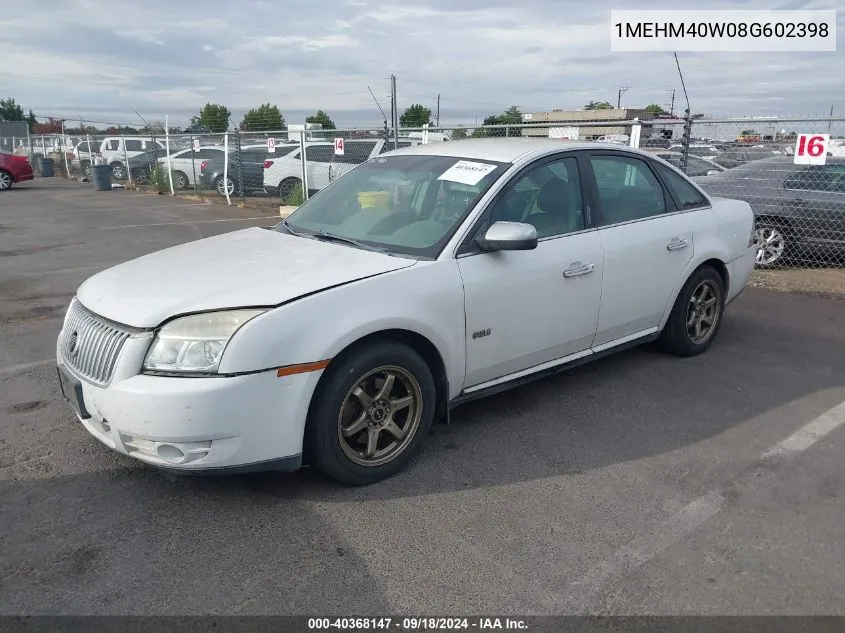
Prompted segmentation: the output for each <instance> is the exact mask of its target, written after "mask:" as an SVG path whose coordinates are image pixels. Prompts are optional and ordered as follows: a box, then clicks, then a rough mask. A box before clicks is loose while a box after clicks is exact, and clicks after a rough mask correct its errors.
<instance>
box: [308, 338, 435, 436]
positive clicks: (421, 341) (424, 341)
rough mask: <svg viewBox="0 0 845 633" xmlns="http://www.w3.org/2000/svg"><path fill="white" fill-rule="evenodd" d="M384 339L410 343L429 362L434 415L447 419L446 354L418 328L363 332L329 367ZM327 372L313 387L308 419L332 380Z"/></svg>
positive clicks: (334, 357)
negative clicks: (415, 329) (433, 388)
mask: <svg viewBox="0 0 845 633" xmlns="http://www.w3.org/2000/svg"><path fill="white" fill-rule="evenodd" d="M384 341H393V342H397V343H402V344H404V345H407V346H408V347H410V348H411V349H413V350H414V351H415V352H417V353H418V354H419V355H420V356H421V357H422V358H423V360H424V361H425V363H426V365H428V368H429V369H430V370H431V375H432V377H433V378H434V387H435V393H436V401H435V403H434V414H435V417H436V418H439V419H441V420H443V421H445V422H447V423H448V417H449V377H448V374H447V372H446V362H445V361H444V359H443V355H442V354H441V353H440V350H439V349H438V348H437V346H436V345H435V344H434V343H433V342H432V341H431V340H429V339H428V338H427V337H425V336H423V335H422V334H420V333H419V332H414V331H413V330H408V329H404V328H388V329H384V330H377V331H375V332H370V333H369V334H365V335H364V336H361V337H359V338H357V339H355V340H354V341H352V342H351V343H349V344H347V345H346V346H345V347H344V348H343V349H341V350H340V351H339V352H338V353H337V354H335V355H334V356H333V357H332V359H331V361H330V362H329V365H328V367H326V370H328V369H329V368H330V367H331V366H332V364H336V363H338V362H339V361H343V360H345V359H346V358H348V357H349V356H351V355H352V354H355V353H356V352H357V351H358V350H360V349H362V348H364V347H366V346H368V345H373V344H375V343H379V342H384ZM327 375H329V372H328V371H324V372H323V373H322V375H321V376H320V379H319V380H318V381H317V385H316V386H315V388H314V394H312V397H311V403H310V404H309V405H308V411H309V416H308V417H309V419H310V417H311V416H310V412H311V407H312V405H313V402H314V395H316V394H318V393H319V391H320V389H321V388H322V386H323V385H324V384H325V383H326V382H327V381H328V380H330V378H327V377H326V376H327ZM306 424H307V422H306Z"/></svg>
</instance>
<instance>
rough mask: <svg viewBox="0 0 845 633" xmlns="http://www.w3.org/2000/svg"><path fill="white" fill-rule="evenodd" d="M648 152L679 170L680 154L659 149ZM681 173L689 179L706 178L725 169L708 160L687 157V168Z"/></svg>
mask: <svg viewBox="0 0 845 633" xmlns="http://www.w3.org/2000/svg"><path fill="white" fill-rule="evenodd" d="M649 152H650V153H652V154H654V155H655V156H659V157H660V158H662V159H663V160H665V161H666V162H667V163H669V164H671V165H674V166H675V167H677V168H678V169H681V158H682V156H683V155H682V154H681V153H680V152H669V151H666V150H660V149H658V150H649ZM682 171H683V172H684V173H685V174H686V175H687V176H689V177H690V178H693V177H695V176H707V175H713V174H717V173H722V172H723V171H725V168H724V167H722V166H721V165H718V164H716V163H714V162H712V161H710V160H706V159H704V158H699V157H698V156H687V167H686V169H685V170H682Z"/></svg>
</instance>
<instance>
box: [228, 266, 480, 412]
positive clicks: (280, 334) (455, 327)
mask: <svg viewBox="0 0 845 633" xmlns="http://www.w3.org/2000/svg"><path fill="white" fill-rule="evenodd" d="M292 274H295V273H292ZM393 329H401V330H408V331H411V332H414V333H416V334H419V335H421V336H423V337H425V338H426V339H428V340H429V341H430V342H431V343H432V344H433V345H434V347H435V348H436V349H437V350H438V352H439V353H440V356H441V358H442V359H443V363H444V366H445V369H446V375H447V377H448V379H449V386H450V389H449V390H450V394H449V395H450V397H454V396H456V395H457V394H458V393H459V392H460V390H461V389H462V387H463V380H464V372H465V369H466V347H465V313H464V291H463V284H462V281H461V277H460V274H459V272H458V268H457V265H456V263H455V261H454V260H446V261H439V262H420V263H418V264H417V265H415V266H410V267H408V268H403V269H400V270H397V271H393V272H389V273H384V274H380V275H375V276H372V277H368V278H367V279H363V280H359V281H356V282H352V283H349V284H344V285H342V286H339V287H336V288H331V289H328V290H324V291H320V292H317V293H315V294H312V295H310V296H307V297H303V298H300V299H295V300H293V301H291V302H289V303H287V304H285V305H283V306H280V307H278V308H274V309H272V310H270V311H268V312H266V313H265V314H263V315H261V316H259V317H257V318H255V319H253V320H252V321H250V322H248V323H247V324H246V325H245V326H244V327H243V328H241V330H239V331H238V332H237V333H236V334H235V336H233V337H232V340H231V341H230V342H229V345H228V346H227V349H226V351H225V353H224V355H223V359H222V361H221V364H220V371H221V372H222V373H240V372H248V371H257V370H261V369H269V368H275V367H282V366H285V365H296V364H305V363H315V362H318V361H322V360H329V359H332V358H334V357H336V356H337V355H338V354H339V353H340V352H342V351H343V350H344V349H346V348H347V347H348V346H349V345H352V344H353V343H355V342H356V341H358V340H360V339H361V338H363V337H365V336H369V335H370V334H374V333H377V332H381V331H385V330H393Z"/></svg>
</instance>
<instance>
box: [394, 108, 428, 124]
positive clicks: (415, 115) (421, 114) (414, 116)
mask: <svg viewBox="0 0 845 633" xmlns="http://www.w3.org/2000/svg"><path fill="white" fill-rule="evenodd" d="M426 123H431V109H430V108H426V107H425V106H424V105H421V104H419V103H415V104H413V105H412V106H409V107H407V108H405V111H404V112H403V113H402V116H400V117H399V126H400V127H422V126H424V125H425V124H426Z"/></svg>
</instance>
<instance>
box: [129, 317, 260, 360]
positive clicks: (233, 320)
mask: <svg viewBox="0 0 845 633" xmlns="http://www.w3.org/2000/svg"><path fill="white" fill-rule="evenodd" d="M263 312H265V311H264V310H226V311H225V312H208V313H206V314H194V315H191V316H186V317H182V318H180V319H175V320H174V321H171V322H170V323H168V324H167V325H165V326H164V327H163V328H161V330H159V332H158V334H157V335H156V338H155V341H154V342H153V345H152V347H151V348H150V351H149V352H147V357H146V358H145V359H144V369H145V370H148V371H163V372H174V373H176V372H185V373H197V372H199V373H215V372H217V368H218V366H219V365H220V358H221V357H222V356H223V350H224V349H226V344H227V343H228V342H229V339H230V338H232V336H233V335H234V334H235V332H237V331H238V330H239V329H240V327H241V326H242V325H243V324H244V323H246V322H247V321H249V320H250V319H253V318H255V317H257V316H258V315H259V314H262V313H263Z"/></svg>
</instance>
